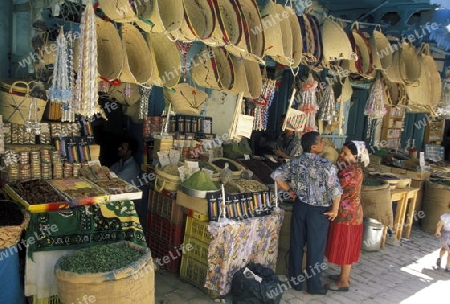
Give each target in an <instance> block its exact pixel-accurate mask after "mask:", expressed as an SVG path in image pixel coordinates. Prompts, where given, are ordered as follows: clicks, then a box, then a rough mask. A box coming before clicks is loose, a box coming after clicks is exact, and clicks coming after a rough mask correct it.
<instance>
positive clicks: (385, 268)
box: [156, 227, 450, 304]
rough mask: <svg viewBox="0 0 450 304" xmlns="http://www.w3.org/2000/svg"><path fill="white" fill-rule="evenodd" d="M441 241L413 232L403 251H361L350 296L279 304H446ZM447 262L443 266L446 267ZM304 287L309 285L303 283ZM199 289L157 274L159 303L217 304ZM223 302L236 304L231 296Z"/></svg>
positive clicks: (288, 294) (448, 279) (294, 298)
mask: <svg viewBox="0 0 450 304" xmlns="http://www.w3.org/2000/svg"><path fill="white" fill-rule="evenodd" d="M439 246H440V245H439V241H438V240H437V239H436V237H435V236H434V235H433V234H428V233H425V232H423V231H422V230H420V227H413V230H412V232H411V238H410V239H409V240H402V242H401V244H400V246H391V245H386V246H385V247H384V248H383V249H382V250H381V251H375V252H365V251H362V252H361V259H360V262H359V263H357V264H355V265H354V267H353V270H352V277H351V283H352V284H351V286H350V290H349V291H348V292H339V291H328V294H327V295H324V296H318V295H314V296H313V295H306V294H304V292H299V291H295V290H292V289H290V290H287V291H285V292H284V293H283V297H282V300H281V302H280V303H289V304H294V303H343V304H349V303H358V304H360V303H364V304H372V303H380V304H386V303H402V304H403V303H405V304H411V303H426V302H430V301H434V299H436V300H438V299H440V301H443V303H447V302H448V301H447V300H445V299H448V298H449V294H450V273H449V272H444V269H435V268H436V259H437V257H438V252H439ZM445 261H446V257H444V259H443V261H442V262H443V263H442V266H445ZM338 270H339V267H337V266H335V265H332V264H330V265H329V268H327V269H326V270H325V271H324V272H323V273H322V281H323V283H324V284H325V283H328V282H330V281H329V280H328V279H327V275H329V274H335V273H338ZM304 285H305V284H304ZM214 301H216V302H217V301H220V300H213V299H212V298H211V297H210V296H208V295H207V294H205V293H204V292H203V291H201V290H200V289H198V288H196V287H194V286H192V285H190V284H189V283H184V282H182V281H180V278H179V275H177V274H173V273H169V272H166V271H164V270H159V271H157V272H156V303H157V304H162V303H164V304H178V303H214ZM222 302H226V303H232V298H231V296H230V295H228V296H226V297H225V299H223V300H222Z"/></svg>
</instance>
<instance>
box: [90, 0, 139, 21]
mask: <svg viewBox="0 0 450 304" xmlns="http://www.w3.org/2000/svg"><path fill="white" fill-rule="evenodd" d="M98 4H99V5H100V8H101V9H102V11H103V12H104V13H105V15H106V16H108V17H109V18H110V19H112V20H114V21H116V22H121V23H126V22H133V21H134V20H136V13H135V12H134V9H133V7H132V6H131V4H130V1H128V0H98Z"/></svg>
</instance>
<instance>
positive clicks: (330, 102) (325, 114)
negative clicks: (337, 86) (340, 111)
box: [317, 85, 337, 124]
mask: <svg viewBox="0 0 450 304" xmlns="http://www.w3.org/2000/svg"><path fill="white" fill-rule="evenodd" d="M335 104H336V99H335V98H334V91H333V87H332V86H331V85H328V86H326V87H325V89H324V90H323V92H322V94H321V95H320V100H319V110H318V112H317V119H319V120H323V121H325V122H327V123H328V124H330V123H331V122H332V121H333V118H334V117H335V116H336V114H337V113H336V107H335Z"/></svg>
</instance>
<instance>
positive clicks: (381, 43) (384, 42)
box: [369, 28, 392, 70]
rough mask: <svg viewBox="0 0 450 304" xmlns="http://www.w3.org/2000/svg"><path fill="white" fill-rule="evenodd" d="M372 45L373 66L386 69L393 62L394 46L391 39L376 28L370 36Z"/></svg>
mask: <svg viewBox="0 0 450 304" xmlns="http://www.w3.org/2000/svg"><path fill="white" fill-rule="evenodd" d="M369 41H370V47H371V48H372V63H373V68H374V69H377V70H386V69H387V68H389V67H390V65H391V64H392V49H391V48H392V47H391V46H390V43H389V40H388V39H387V38H386V36H384V35H383V33H382V32H381V31H379V30H377V29H376V28H375V29H374V30H373V32H372V35H371V36H370V39H369Z"/></svg>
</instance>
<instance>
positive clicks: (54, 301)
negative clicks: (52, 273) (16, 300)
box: [27, 296, 61, 304]
mask: <svg viewBox="0 0 450 304" xmlns="http://www.w3.org/2000/svg"><path fill="white" fill-rule="evenodd" d="M27 299H28V301H27V303H28V304H60V303H61V301H60V300H59V297H58V296H51V297H49V298H43V299H38V297H37V296H30V297H28V298H27Z"/></svg>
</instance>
